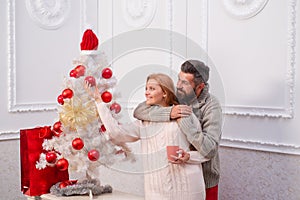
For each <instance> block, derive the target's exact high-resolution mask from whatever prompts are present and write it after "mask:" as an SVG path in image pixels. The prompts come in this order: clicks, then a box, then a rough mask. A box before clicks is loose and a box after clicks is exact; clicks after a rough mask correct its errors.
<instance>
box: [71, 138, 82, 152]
mask: <svg viewBox="0 0 300 200" xmlns="http://www.w3.org/2000/svg"><path fill="white" fill-rule="evenodd" d="M72 147H73V148H74V149H76V150H80V149H82V148H83V147H84V143H83V141H82V139H80V138H75V139H74V140H73V141H72Z"/></svg>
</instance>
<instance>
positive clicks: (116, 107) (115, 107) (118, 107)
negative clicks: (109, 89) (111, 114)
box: [110, 103, 121, 114]
mask: <svg viewBox="0 0 300 200" xmlns="http://www.w3.org/2000/svg"><path fill="white" fill-rule="evenodd" d="M110 110H114V111H115V113H116V114H118V113H119V112H120V111H121V105H120V104H118V103H113V104H111V106H110Z"/></svg>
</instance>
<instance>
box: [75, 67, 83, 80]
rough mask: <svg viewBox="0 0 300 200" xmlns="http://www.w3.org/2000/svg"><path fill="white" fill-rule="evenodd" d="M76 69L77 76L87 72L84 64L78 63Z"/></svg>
mask: <svg viewBox="0 0 300 200" xmlns="http://www.w3.org/2000/svg"><path fill="white" fill-rule="evenodd" d="M74 70H75V71H76V72H77V77H80V76H83V75H84V74H85V66H83V65H78V66H77V67H75V69H74Z"/></svg>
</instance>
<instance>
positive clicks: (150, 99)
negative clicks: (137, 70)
mask: <svg viewBox="0 0 300 200" xmlns="http://www.w3.org/2000/svg"><path fill="white" fill-rule="evenodd" d="M145 96H146V104H147V105H161V106H166V102H165V99H164V96H165V93H164V92H163V90H162V88H161V87H160V85H159V84H158V82H157V81H156V80H154V79H149V80H148V81H147V83H146V91H145Z"/></svg>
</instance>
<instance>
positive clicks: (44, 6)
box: [26, 0, 71, 29]
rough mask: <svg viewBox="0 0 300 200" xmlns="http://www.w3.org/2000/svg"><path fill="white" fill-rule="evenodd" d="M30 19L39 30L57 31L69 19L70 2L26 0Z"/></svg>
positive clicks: (64, 0) (61, 0) (67, 0)
mask: <svg viewBox="0 0 300 200" xmlns="http://www.w3.org/2000/svg"><path fill="white" fill-rule="evenodd" d="M26 8H27V11H28V14H29V16H30V17H31V19H32V20H33V21H34V22H35V23H36V24H37V25H38V26H40V27H41V28H44V29H57V28H59V27H61V26H62V24H63V23H64V22H65V20H66V18H67V17H69V13H70V9H71V2H70V0H52V1H47V0H26Z"/></svg>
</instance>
